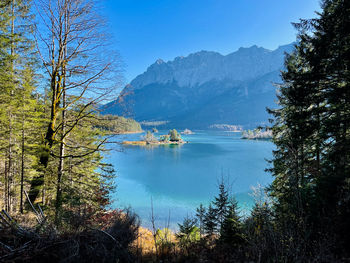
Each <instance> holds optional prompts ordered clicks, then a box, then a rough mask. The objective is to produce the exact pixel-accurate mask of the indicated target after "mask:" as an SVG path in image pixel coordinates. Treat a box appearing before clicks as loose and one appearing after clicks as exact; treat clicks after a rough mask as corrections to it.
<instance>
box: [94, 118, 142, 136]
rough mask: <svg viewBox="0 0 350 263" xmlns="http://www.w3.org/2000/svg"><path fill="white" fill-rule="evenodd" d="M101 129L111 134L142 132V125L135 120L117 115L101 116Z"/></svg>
mask: <svg viewBox="0 0 350 263" xmlns="http://www.w3.org/2000/svg"><path fill="white" fill-rule="evenodd" d="M100 118H101V121H100V122H99V127H100V128H101V129H104V130H107V131H109V132H111V133H127V132H141V131H142V128H141V125H140V123H138V122H137V121H135V120H133V119H129V118H124V117H121V116H115V115H103V116H100Z"/></svg>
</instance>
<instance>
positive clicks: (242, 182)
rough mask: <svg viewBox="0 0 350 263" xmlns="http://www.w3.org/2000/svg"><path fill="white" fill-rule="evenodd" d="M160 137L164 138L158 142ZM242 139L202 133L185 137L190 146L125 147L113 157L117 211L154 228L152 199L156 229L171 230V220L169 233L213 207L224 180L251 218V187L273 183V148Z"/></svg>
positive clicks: (136, 137)
mask: <svg viewBox="0 0 350 263" xmlns="http://www.w3.org/2000/svg"><path fill="white" fill-rule="evenodd" d="M160 134H164V132H160V133H158V134H157V136H159V135H160ZM240 136H241V134H240V133H230V132H212V131H210V132H209V131H197V132H196V133H195V134H193V135H187V136H183V138H184V139H185V140H186V141H189V143H188V144H184V145H181V146H180V145H162V146H153V147H142V146H126V147H124V148H123V151H122V152H117V151H113V152H112V153H111V155H110V156H109V161H110V162H111V163H112V164H113V165H114V167H115V169H116V171H117V176H118V177H117V178H116V184H117V190H116V192H115V193H114V194H113V199H114V204H113V206H114V207H127V206H131V207H132V208H133V209H134V210H135V211H136V213H137V214H138V215H139V216H140V218H141V220H142V224H143V225H144V226H146V227H149V226H150V214H151V198H152V199H153V206H154V214H155V216H156V223H157V227H159V228H163V227H166V226H167V223H166V222H167V220H168V218H170V227H171V228H173V229H176V226H177V223H178V222H182V220H183V218H184V217H185V216H186V215H189V216H193V215H194V214H195V208H196V207H198V206H199V204H200V203H203V204H208V203H209V201H210V200H211V199H212V198H213V196H214V195H216V194H217V186H218V181H220V179H221V178H222V176H223V177H224V178H225V180H226V181H228V182H229V185H231V188H232V191H233V193H234V194H235V196H236V199H237V200H238V202H239V205H240V207H241V210H242V211H243V213H244V212H247V211H248V210H249V208H250V207H251V206H252V198H251V197H250V195H249V193H250V192H251V187H252V186H256V185H257V184H258V183H259V184H261V185H267V184H269V183H270V182H271V181H272V178H271V176H270V175H269V174H268V173H266V172H265V171H264V169H265V168H267V167H268V163H267V162H266V160H265V159H269V158H270V157H271V155H272V150H273V148H274V146H273V144H272V143H271V142H268V141H248V140H241V139H240ZM139 138H140V134H133V135H125V136H124V135H123V136H122V137H121V138H119V139H120V140H139ZM169 214H170V217H169Z"/></svg>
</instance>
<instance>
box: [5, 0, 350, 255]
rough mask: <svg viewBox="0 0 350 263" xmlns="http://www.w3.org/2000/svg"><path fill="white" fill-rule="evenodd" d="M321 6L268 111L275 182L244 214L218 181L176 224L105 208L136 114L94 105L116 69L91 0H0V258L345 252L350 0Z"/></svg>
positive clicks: (301, 32) (349, 225)
mask: <svg viewBox="0 0 350 263" xmlns="http://www.w3.org/2000/svg"><path fill="white" fill-rule="evenodd" d="M321 6H322V11H321V12H320V13H319V14H317V17H316V18H314V19H307V20H304V19H301V20H300V21H299V22H298V23H295V24H294V26H295V29H296V30H297V32H298V34H297V42H296V44H295V51H294V52H293V53H292V54H286V58H285V69H284V70H283V71H282V72H281V78H282V81H281V83H277V84H275V85H277V87H278V93H277V99H278V106H276V108H274V109H268V112H269V113H270V114H271V115H270V116H271V120H270V124H271V125H270V126H269V127H266V128H267V129H269V131H272V141H273V143H274V144H275V145H276V149H275V151H274V152H273V158H272V159H271V160H269V162H270V168H268V170H269V172H270V173H271V174H272V176H273V182H272V184H271V185H270V186H268V187H267V188H257V189H256V191H255V199H256V201H255V205H254V207H253V209H252V211H251V213H250V215H248V216H245V217H243V216H242V215H241V214H240V212H239V208H238V206H237V202H236V201H235V199H234V196H233V194H232V193H231V192H230V189H229V187H228V186H227V185H226V184H225V182H224V181H222V182H221V183H220V185H219V189H218V190H219V191H218V195H217V196H216V197H214V199H213V201H212V202H211V203H210V204H209V206H207V207H206V206H203V205H201V206H200V207H198V209H197V213H196V217H194V218H190V217H187V218H185V219H184V221H183V222H182V223H180V222H179V230H178V232H177V233H175V234H174V233H172V232H171V231H170V230H168V229H163V230H159V229H157V228H156V227H154V228H153V229H150V230H145V229H142V228H141V227H140V220H139V218H138V216H137V215H136V214H135V213H133V211H132V209H124V210H119V209H116V210H111V209H110V206H109V205H110V204H111V202H112V200H111V197H110V194H111V192H112V191H117V189H115V185H114V183H113V182H114V180H113V179H114V178H115V172H114V167H113V166H112V165H110V164H109V163H106V162H105V159H104V156H105V155H106V154H108V151H109V149H110V147H111V145H113V144H114V143H115V141H114V140H113V137H114V136H116V134H113V133H120V132H121V130H123V131H124V130H125V129H126V130H125V131H126V132H128V131H130V130H132V131H134V130H139V129H140V126H139V124H137V123H135V122H133V121H132V120H125V119H120V117H114V116H110V115H108V116H103V115H101V114H100V113H99V109H100V106H101V105H102V104H103V103H106V102H108V99H109V98H110V97H111V96H112V95H113V94H114V92H115V91H116V87H117V86H118V85H119V83H120V81H121V79H122V77H121V70H119V69H120V60H119V56H118V54H117V53H116V52H115V50H114V49H113V47H112V45H111V43H110V42H109V38H108V30H107V27H106V24H105V21H104V18H103V17H102V16H100V14H99V12H98V9H99V2H98V1H93V0H35V1H34V0H33V1H30V0H4V1H1V3H0V194H1V198H0V207H1V209H2V211H1V213H0V261H1V262H48V261H50V262H349V261H350V254H349V251H348V246H349V244H350V236H349V233H350V221H349V216H350V86H349V85H350V60H349V58H350V1H347V0H323V1H322V3H321ZM118 118H119V119H118ZM125 125H126V126H127V128H123V127H124V126H125ZM111 130H112V131H115V132H111ZM267 167H268V166H267ZM143 232H146V233H148V237H149V238H148V239H146V238H145V237H144V236H143V235H141V234H140V233H143ZM147 242H148V243H149V247H150V248H149V249H146V247H145V244H146V243H147Z"/></svg>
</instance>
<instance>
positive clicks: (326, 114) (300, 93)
mask: <svg viewBox="0 0 350 263" xmlns="http://www.w3.org/2000/svg"><path fill="white" fill-rule="evenodd" d="M322 8H323V11H322V13H320V17H319V18H317V19H313V20H306V21H305V20H302V21H301V22H300V23H298V24H296V27H297V28H298V29H299V36H298V37H299V42H298V43H297V45H296V50H295V52H294V53H293V54H291V55H289V56H287V59H286V63H285V64H286V70H285V71H284V72H283V73H282V80H283V84H282V85H280V94H279V104H280V108H279V109H278V110H274V111H271V112H272V113H273V114H274V117H275V120H274V126H273V134H274V142H275V144H276V145H277V150H276V151H275V152H274V158H273V160H272V163H273V168H272V169H271V171H272V174H273V175H274V176H275V180H274V182H273V184H272V186H271V192H270V193H271V195H272V196H273V197H274V198H275V200H276V202H275V205H274V210H275V214H276V222H277V223H278V227H279V228H280V230H281V231H282V232H284V234H285V235H287V237H285V239H286V240H292V241H291V242H294V243H293V246H296V247H298V249H297V250H298V251H299V253H301V254H300V257H303V256H304V255H305V253H306V252H307V251H310V250H311V248H310V247H309V246H310V245H311V244H312V242H311V240H320V239H322V238H324V236H334V235H336V236H337V244H338V245H337V246H339V247H343V245H340V244H345V243H348V242H349V239H348V237H347V236H345V235H344V234H343V233H345V232H347V231H349V230H350V224H348V223H347V222H348V220H346V219H345V218H347V217H348V216H349V215H350V213H349V210H348V209H347V208H345V207H348V206H349V201H348V200H349V199H348V197H349V180H350V179H349V174H350V165H349V157H350V156H349V155H350V150H349V149H350V136H349V125H350V106H349V105H350V104H349V99H350V93H349V90H350V89H349V64H350V63H349V59H348V57H350V56H349V46H350V37H349V35H350V34H349V33H350V32H349V26H350V16H349V14H350V3H349V1H344V0H333V1H323V4H322ZM335 222H337V223H335ZM334 246H335V244H334ZM302 253H304V254H303V255H302Z"/></svg>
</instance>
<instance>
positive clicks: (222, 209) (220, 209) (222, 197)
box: [213, 180, 229, 232]
mask: <svg viewBox="0 0 350 263" xmlns="http://www.w3.org/2000/svg"><path fill="white" fill-rule="evenodd" d="M213 205H214V209H215V212H216V220H217V225H218V228H219V229H218V230H219V232H220V230H221V228H222V225H223V223H224V220H225V217H226V214H227V213H228V205H229V195H228V191H227V189H226V187H225V184H224V182H223V180H222V181H221V183H220V184H219V195H218V196H217V197H215V199H214V202H213Z"/></svg>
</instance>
